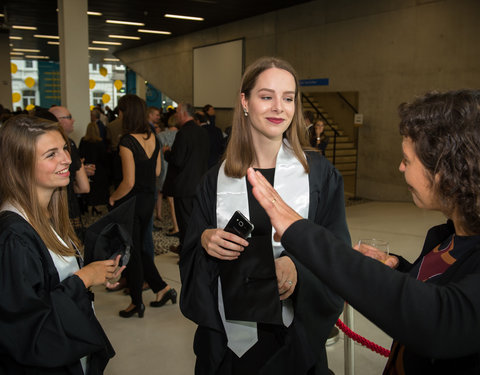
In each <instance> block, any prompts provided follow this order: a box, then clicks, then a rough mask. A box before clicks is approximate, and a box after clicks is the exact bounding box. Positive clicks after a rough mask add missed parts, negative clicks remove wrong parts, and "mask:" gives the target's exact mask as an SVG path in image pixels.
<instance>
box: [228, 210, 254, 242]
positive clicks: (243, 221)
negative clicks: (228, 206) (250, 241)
mask: <svg viewBox="0 0 480 375" xmlns="http://www.w3.org/2000/svg"><path fill="white" fill-rule="evenodd" d="M253 228H254V226H253V224H252V223H251V222H250V221H249V220H248V219H247V218H246V217H245V215H243V214H242V213H241V212H240V211H235V213H234V214H233V215H232V217H231V218H230V220H229V221H228V223H227V225H226V226H225V229H224V230H225V231H226V232H230V233H233V234H236V235H237V236H239V237H242V238H244V239H245V238H247V237H248V236H249V235H250V233H252V231H253Z"/></svg>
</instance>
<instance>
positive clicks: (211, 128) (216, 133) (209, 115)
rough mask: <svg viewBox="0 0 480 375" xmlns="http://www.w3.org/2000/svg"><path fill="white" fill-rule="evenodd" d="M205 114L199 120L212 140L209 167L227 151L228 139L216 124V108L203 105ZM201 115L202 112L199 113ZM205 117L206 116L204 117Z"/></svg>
mask: <svg viewBox="0 0 480 375" xmlns="http://www.w3.org/2000/svg"><path fill="white" fill-rule="evenodd" d="M203 113H204V116H202V119H201V120H199V122H201V124H200V125H201V126H202V127H203V128H204V129H205V130H206V131H207V132H208V138H209V140H210V155H209V157H208V168H211V167H213V166H214V165H215V164H217V163H218V161H219V160H220V158H221V157H222V155H223V153H224V152H225V145H226V140H225V138H224V137H223V133H222V131H221V130H220V129H219V128H218V127H217V126H215V109H214V108H213V107H212V106H211V105H210V104H207V105H206V106H205V107H203ZM199 116H201V113H199ZM203 117H205V118H204V119H203Z"/></svg>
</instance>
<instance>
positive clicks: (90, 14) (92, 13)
mask: <svg viewBox="0 0 480 375" xmlns="http://www.w3.org/2000/svg"><path fill="white" fill-rule="evenodd" d="M87 14H88V15H89V16H102V15H103V13H100V12H91V11H88V12H87Z"/></svg>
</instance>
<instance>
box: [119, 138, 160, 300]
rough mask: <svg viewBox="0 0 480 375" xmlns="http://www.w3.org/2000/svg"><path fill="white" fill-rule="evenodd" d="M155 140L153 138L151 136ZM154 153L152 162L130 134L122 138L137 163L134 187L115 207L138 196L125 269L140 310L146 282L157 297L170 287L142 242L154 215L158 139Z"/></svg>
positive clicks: (129, 285)
mask: <svg viewBox="0 0 480 375" xmlns="http://www.w3.org/2000/svg"><path fill="white" fill-rule="evenodd" d="M151 136H153V135H151ZM153 137H154V138H155V150H154V152H153V154H152V156H151V157H150V158H149V157H148V156H147V154H146V153H145V150H144V149H143V147H142V146H141V145H140V143H139V142H138V141H137V140H136V139H135V137H133V136H132V135H130V134H127V135H125V136H123V137H122V139H121V140H120V143H119V145H120V146H123V147H126V148H128V149H129V150H130V151H132V154H133V159H134V161H135V185H134V186H133V188H132V190H131V191H130V192H129V193H128V194H127V195H126V196H125V197H123V198H122V199H119V200H118V201H117V202H115V206H117V205H119V204H122V203H123V202H125V201H126V200H128V199H129V198H131V197H133V196H135V197H136V203H135V217H134V224H133V225H134V227H133V251H132V254H131V257H130V262H129V263H128V267H127V268H126V269H125V276H126V278H127V284H128V287H129V288H130V295H131V297H132V303H133V304H134V305H135V306H138V305H140V304H141V303H142V284H143V280H144V279H145V280H146V281H147V282H148V284H149V285H150V287H151V288H152V291H153V292H154V293H157V292H158V291H160V290H162V289H163V288H165V287H166V286H167V284H166V283H165V282H164V281H163V280H162V278H161V276H160V274H159V273H158V270H157V268H156V267H155V263H154V262H153V259H152V258H151V257H150V256H149V255H148V254H146V253H145V252H144V251H143V250H142V247H143V238H144V237H145V231H146V230H147V229H148V228H149V226H148V224H149V222H150V219H151V217H152V215H153V207H154V193H155V178H156V175H155V169H156V165H157V156H158V152H159V150H160V145H159V143H158V140H157V138H156V137H155V136H153Z"/></svg>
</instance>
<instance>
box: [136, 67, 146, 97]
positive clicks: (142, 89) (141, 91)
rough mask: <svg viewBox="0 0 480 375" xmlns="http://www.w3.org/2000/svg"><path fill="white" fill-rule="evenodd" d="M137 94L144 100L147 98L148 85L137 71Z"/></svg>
mask: <svg viewBox="0 0 480 375" xmlns="http://www.w3.org/2000/svg"><path fill="white" fill-rule="evenodd" d="M137 95H138V96H139V97H140V98H142V99H143V100H145V101H146V100H147V85H146V83H145V78H143V77H142V76H141V75H140V74H138V73H137Z"/></svg>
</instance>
